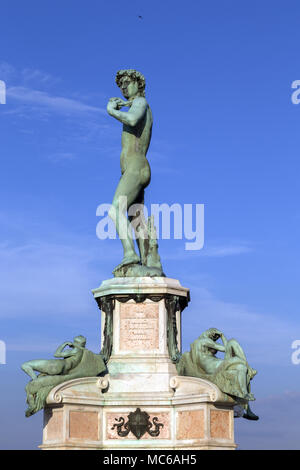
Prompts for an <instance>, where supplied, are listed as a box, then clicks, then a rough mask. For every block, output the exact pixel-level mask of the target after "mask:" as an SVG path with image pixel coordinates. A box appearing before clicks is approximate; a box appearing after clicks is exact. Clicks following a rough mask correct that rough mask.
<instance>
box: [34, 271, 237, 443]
mask: <svg viewBox="0 0 300 470" xmlns="http://www.w3.org/2000/svg"><path fill="white" fill-rule="evenodd" d="M93 294H94V297H95V300H96V301H97V303H98V306H99V308H100V309H101V312H102V350H101V353H102V354H103V355H104V357H105V359H106V361H107V366H108V371H109V374H107V375H105V376H104V377H91V378H83V379H75V380H71V381H69V382H65V383H63V384H61V385H59V386H57V387H55V388H54V389H53V390H52V391H51V393H50V394H49V396H48V398H47V408H46V409H45V414H44V416H45V424H44V436H43V445H42V446H41V447H42V448H43V449H70V448H72V449H195V450H196V449H234V448H235V447H236V445H235V443H234V429H233V419H234V415H233V406H234V405H235V402H234V401H233V400H231V399H229V397H228V396H226V395H224V394H223V393H222V392H221V391H220V390H219V389H218V387H217V386H216V385H214V384H212V383H210V382H208V381H206V380H202V379H197V378H192V377H179V376H177V371H176V366H175V364H176V362H177V360H178V358H179V356H180V350H181V312H182V311H183V309H184V308H185V307H186V306H187V304H188V302H189V290H188V289H186V288H184V287H182V286H181V285H180V283H179V281H177V280H175V279H168V278H115V279H110V280H108V281H104V282H103V283H102V285H101V286H100V287H99V288H98V289H95V290H94V291H93Z"/></svg>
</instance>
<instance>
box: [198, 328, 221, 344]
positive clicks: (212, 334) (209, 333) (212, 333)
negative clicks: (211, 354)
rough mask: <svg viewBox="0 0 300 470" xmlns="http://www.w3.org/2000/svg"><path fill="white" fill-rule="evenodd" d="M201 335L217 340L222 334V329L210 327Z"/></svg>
mask: <svg viewBox="0 0 300 470" xmlns="http://www.w3.org/2000/svg"><path fill="white" fill-rule="evenodd" d="M201 336H202V337H206V338H209V339H212V340H213V341H217V340H218V339H219V338H220V336H221V331H220V330H218V329H217V328H209V329H208V330H206V331H204V333H202V335H201Z"/></svg>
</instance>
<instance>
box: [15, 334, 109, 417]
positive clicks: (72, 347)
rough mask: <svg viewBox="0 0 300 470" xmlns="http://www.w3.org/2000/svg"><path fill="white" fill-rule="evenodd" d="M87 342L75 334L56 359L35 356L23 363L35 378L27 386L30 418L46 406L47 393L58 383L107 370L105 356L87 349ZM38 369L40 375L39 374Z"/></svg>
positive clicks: (24, 368)
mask: <svg viewBox="0 0 300 470" xmlns="http://www.w3.org/2000/svg"><path fill="white" fill-rule="evenodd" d="M85 344H86V339H85V338H84V336H76V338H74V341H73V342H70V341H66V342H65V343H63V344H61V345H60V346H59V347H58V348H57V350H56V351H55V353H54V357H56V358H57V359H49V360H47V359H36V360H33V361H28V362H25V363H24V364H23V365H22V370H23V371H24V372H26V374H28V375H29V376H30V377H31V379H32V380H31V381H30V382H29V383H28V384H27V385H26V393H27V403H28V409H27V410H26V413H25V415H26V416H27V417H29V416H31V415H33V414H34V413H36V412H37V411H39V410H41V409H42V408H44V406H45V404H46V399H47V396H48V395H49V393H50V391H51V390H52V388H53V387H55V386H56V385H59V384H61V383H63V382H67V381H68V380H71V379H78V378H82V377H95V376H97V375H100V374H103V373H106V372H107V369H106V365H105V363H104V360H103V357H102V356H101V355H100V354H94V353H93V352H92V351H89V350H88V349H86V348H85ZM67 346H68V347H69V348H68V349H65V348H66V347H67ZM35 371H36V372H39V373H40V374H39V375H36V373H35Z"/></svg>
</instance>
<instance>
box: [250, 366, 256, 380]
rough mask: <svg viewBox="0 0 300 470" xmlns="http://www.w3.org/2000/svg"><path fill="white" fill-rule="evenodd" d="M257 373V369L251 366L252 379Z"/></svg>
mask: <svg viewBox="0 0 300 470" xmlns="http://www.w3.org/2000/svg"><path fill="white" fill-rule="evenodd" d="M256 374H257V370H256V369H252V367H250V374H249V375H250V380H252V379H253V377H255V375H256Z"/></svg>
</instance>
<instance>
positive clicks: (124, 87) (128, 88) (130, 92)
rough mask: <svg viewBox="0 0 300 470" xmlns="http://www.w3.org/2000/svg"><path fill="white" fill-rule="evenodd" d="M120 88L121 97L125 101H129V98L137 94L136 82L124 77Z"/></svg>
mask: <svg viewBox="0 0 300 470" xmlns="http://www.w3.org/2000/svg"><path fill="white" fill-rule="evenodd" d="M120 88H121V91H122V95H123V96H124V98H126V99H127V100H129V99H130V98H134V97H135V96H136V95H137V94H138V92H139V87H138V82H137V81H136V80H132V79H131V78H130V77H126V76H125V77H123V79H122V81H121V85H120Z"/></svg>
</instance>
